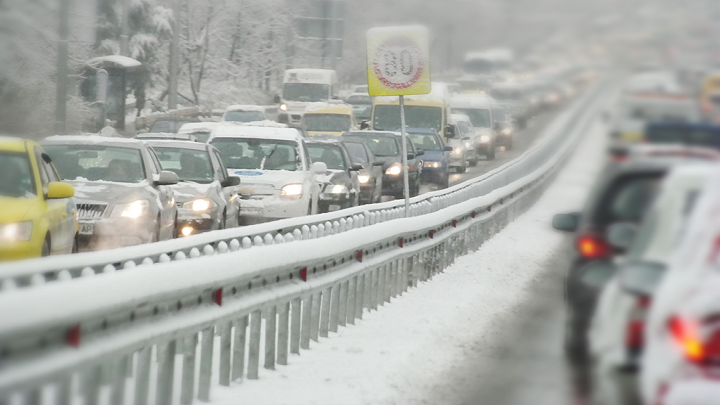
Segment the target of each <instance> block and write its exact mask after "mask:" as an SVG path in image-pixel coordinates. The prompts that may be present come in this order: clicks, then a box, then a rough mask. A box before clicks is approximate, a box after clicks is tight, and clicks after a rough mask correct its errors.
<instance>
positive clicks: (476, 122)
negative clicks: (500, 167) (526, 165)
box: [450, 95, 497, 166]
mask: <svg viewBox="0 0 720 405" xmlns="http://www.w3.org/2000/svg"><path fill="white" fill-rule="evenodd" d="M494 103H495V100H493V99H492V98H491V97H488V96H484V95H457V96H454V97H453V98H452V100H451V101H450V110H451V112H452V114H453V115H455V114H464V115H466V116H468V117H469V118H470V122H472V126H473V128H474V129H475V134H476V136H475V137H474V142H475V143H474V145H473V148H474V149H475V154H476V155H485V156H486V157H487V159H488V160H492V159H495V148H496V147H497V133H496V132H495V125H494V121H493V117H492V107H493V104H494ZM475 159H476V162H477V156H476V158H475ZM473 166H474V165H473Z"/></svg>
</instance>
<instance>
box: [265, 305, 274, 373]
mask: <svg viewBox="0 0 720 405" xmlns="http://www.w3.org/2000/svg"><path fill="white" fill-rule="evenodd" d="M265 312H266V314H267V315H266V317H265V368H266V369H268V370H275V338H276V336H275V334H276V333H277V332H276V331H277V309H276V308H275V305H273V306H271V307H270V308H266V309H265Z"/></svg>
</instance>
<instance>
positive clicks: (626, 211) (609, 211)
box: [595, 174, 661, 226]
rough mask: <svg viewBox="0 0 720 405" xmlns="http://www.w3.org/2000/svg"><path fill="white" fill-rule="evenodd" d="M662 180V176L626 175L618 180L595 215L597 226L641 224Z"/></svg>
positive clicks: (601, 200) (604, 197)
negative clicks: (620, 223) (623, 223)
mask: <svg viewBox="0 0 720 405" xmlns="http://www.w3.org/2000/svg"><path fill="white" fill-rule="evenodd" d="M660 180H661V175H660V174H645V175H638V174H635V175H626V176H621V177H619V178H618V179H616V180H615V181H614V182H613V183H612V184H611V185H610V187H608V188H607V189H606V192H605V195H604V196H603V197H602V198H601V199H600V204H599V205H598V210H597V213H596V215H595V223H596V225H599V226H608V225H610V224H612V223H615V222H634V223H637V222H640V219H642V216H643V214H644V213H645V210H646V209H647V208H648V207H649V205H650V202H651V201H652V199H653V198H654V197H655V195H656V193H657V190H658V186H659V184H660Z"/></svg>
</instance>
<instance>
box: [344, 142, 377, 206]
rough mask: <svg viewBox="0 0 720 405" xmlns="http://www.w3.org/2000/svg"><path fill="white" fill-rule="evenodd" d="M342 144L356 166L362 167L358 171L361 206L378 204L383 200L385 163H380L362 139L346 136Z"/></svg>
mask: <svg viewBox="0 0 720 405" xmlns="http://www.w3.org/2000/svg"><path fill="white" fill-rule="evenodd" d="M342 143H343V145H345V149H346V150H347V152H348V155H349V156H350V161H351V162H352V164H354V165H361V166H362V167H363V168H362V170H360V171H358V182H359V183H360V204H371V203H378V202H380V200H381V199H382V188H383V183H382V180H383V169H382V165H383V163H382V162H381V161H379V160H378V159H377V158H376V157H375V154H374V153H373V152H372V150H370V147H369V146H367V144H366V143H365V141H363V140H362V139H361V138H353V137H349V136H345V137H343V138H342Z"/></svg>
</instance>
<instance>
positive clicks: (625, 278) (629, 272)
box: [618, 262, 667, 296]
mask: <svg viewBox="0 0 720 405" xmlns="http://www.w3.org/2000/svg"><path fill="white" fill-rule="evenodd" d="M666 270H667V267H666V266H665V265H663V264H660V263H649V262H635V263H628V264H626V265H624V266H622V267H621V268H620V273H619V274H618V276H619V277H620V286H621V287H622V288H623V289H624V290H626V291H628V292H630V293H632V294H635V295H641V296H650V295H653V293H654V292H655V289H656V288H657V286H658V285H659V284H660V282H661V281H662V278H663V277H664V276H665V271H666Z"/></svg>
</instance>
